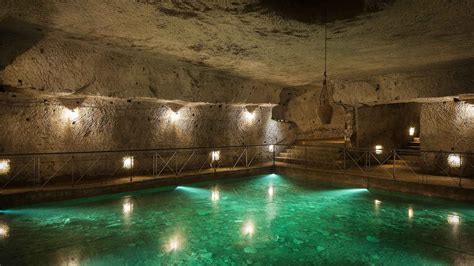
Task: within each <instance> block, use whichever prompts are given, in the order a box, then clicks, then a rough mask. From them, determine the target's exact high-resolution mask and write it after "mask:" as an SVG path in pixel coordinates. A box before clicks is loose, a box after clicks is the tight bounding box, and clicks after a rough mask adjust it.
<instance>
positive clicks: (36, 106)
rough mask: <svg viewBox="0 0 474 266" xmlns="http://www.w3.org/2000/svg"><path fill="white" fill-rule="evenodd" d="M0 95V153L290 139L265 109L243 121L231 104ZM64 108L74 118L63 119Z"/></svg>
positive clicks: (238, 109)
mask: <svg viewBox="0 0 474 266" xmlns="http://www.w3.org/2000/svg"><path fill="white" fill-rule="evenodd" d="M0 95H1V102H2V104H1V107H0V128H1V130H0V150H1V151H2V152H3V153H25V152H65V151H107V150H129V149H156V148H179V147H215V146H227V145H253V144H275V143H279V142H285V141H287V142H291V141H292V139H294V136H293V135H292V131H291V125H290V124H286V123H278V122H276V121H274V120H271V108H270V107H258V108H256V109H255V110H252V111H253V114H254V116H253V118H252V119H249V118H248V116H247V115H246V112H248V111H247V109H246V108H245V107H242V106H235V105H224V104H206V105H195V106H173V107H172V108H170V106H171V105H170V104H169V103H158V102H155V101H148V102H147V101H136V100H133V101H132V100H118V99H113V98H97V97H93V98H91V97H86V98H51V97H43V98H37V97H32V96H29V95H21V94H18V95H17V94H12V93H0ZM12 96H15V97H12ZM69 110H74V111H75V112H76V113H77V118H74V119H71V118H70V117H67V112H68V111H69Z"/></svg>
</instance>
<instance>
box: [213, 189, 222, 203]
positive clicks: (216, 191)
mask: <svg viewBox="0 0 474 266" xmlns="http://www.w3.org/2000/svg"><path fill="white" fill-rule="evenodd" d="M219 199H220V193H219V190H217V188H215V189H214V190H213V191H212V194H211V200H212V201H218V200H219Z"/></svg>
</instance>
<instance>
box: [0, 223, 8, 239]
mask: <svg viewBox="0 0 474 266" xmlns="http://www.w3.org/2000/svg"><path fill="white" fill-rule="evenodd" d="M8 231H9V228H8V225H6V224H0V238H7V237H8Z"/></svg>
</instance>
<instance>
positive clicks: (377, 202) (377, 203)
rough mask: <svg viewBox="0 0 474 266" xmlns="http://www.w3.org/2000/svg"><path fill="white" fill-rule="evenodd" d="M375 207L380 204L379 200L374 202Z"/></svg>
mask: <svg viewBox="0 0 474 266" xmlns="http://www.w3.org/2000/svg"><path fill="white" fill-rule="evenodd" d="M374 202H375V205H380V204H381V203H382V202H381V201H380V200H375V201H374Z"/></svg>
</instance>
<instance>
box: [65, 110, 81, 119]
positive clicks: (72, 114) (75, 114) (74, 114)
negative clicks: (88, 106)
mask: <svg viewBox="0 0 474 266" xmlns="http://www.w3.org/2000/svg"><path fill="white" fill-rule="evenodd" d="M63 118H64V119H65V120H67V121H70V122H76V121H77V119H79V109H78V108H75V109H68V108H65V109H64V111H63Z"/></svg>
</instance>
